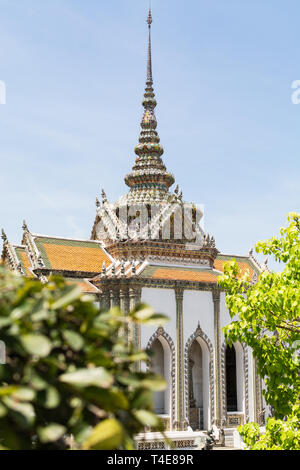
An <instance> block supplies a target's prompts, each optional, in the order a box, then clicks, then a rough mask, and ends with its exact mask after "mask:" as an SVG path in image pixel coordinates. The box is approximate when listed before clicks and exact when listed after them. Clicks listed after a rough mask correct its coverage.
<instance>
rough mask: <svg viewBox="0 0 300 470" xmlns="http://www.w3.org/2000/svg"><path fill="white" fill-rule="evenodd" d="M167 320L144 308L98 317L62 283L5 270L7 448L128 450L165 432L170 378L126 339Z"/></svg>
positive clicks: (1, 312)
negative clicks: (143, 437) (163, 406)
mask: <svg viewBox="0 0 300 470" xmlns="http://www.w3.org/2000/svg"><path fill="white" fill-rule="evenodd" d="M166 320H167V318H166V317H165V316H163V315H159V314H155V313H154V312H153V310H152V309H151V308H150V307H148V306H146V305H143V304H141V305H139V306H138V307H136V309H135V310H134V311H132V312H131V313H130V314H129V315H128V316H126V317H125V316H124V315H123V314H121V312H120V310H119V309H117V308H115V309H113V310H111V311H110V312H102V311H100V312H99V308H98V307H97V304H96V302H95V299H92V301H91V297H90V296H84V295H83V294H82V292H81V290H80V289H79V288H78V287H77V286H74V285H72V286H70V285H67V284H66V283H65V281H64V280H63V279H62V278H58V277H53V278H52V279H50V281H49V282H48V283H47V284H42V283H41V282H39V281H38V280H34V279H27V278H24V277H21V276H18V275H16V274H14V273H12V272H9V271H7V270H5V269H4V268H0V339H1V340H2V341H4V343H5V345H6V353H7V363H6V364H4V365H0V446H1V448H2V449H31V448H34V449H67V448H75V449H79V448H82V449H128V450H129V449H134V436H135V435H136V434H138V433H139V432H142V431H143V430H144V428H145V426H151V428H152V429H153V430H162V429H163V426H162V422H161V420H160V419H159V418H158V417H157V416H156V415H155V414H154V413H153V404H152V401H153V392H155V391H161V390H164V389H165V386H166V384H165V381H164V380H163V379H162V378H161V377H159V376H156V375H155V374H153V373H151V372H141V371H140V368H139V363H140V361H142V362H145V361H148V360H149V353H148V352H146V351H140V350H137V349H136V348H135V347H134V345H133V344H128V341H127V339H126V338H127V337H128V334H127V333H128V331H132V330H133V327H134V326H135V325H136V324H153V323H156V324H162V323H164V322H165V321H166Z"/></svg>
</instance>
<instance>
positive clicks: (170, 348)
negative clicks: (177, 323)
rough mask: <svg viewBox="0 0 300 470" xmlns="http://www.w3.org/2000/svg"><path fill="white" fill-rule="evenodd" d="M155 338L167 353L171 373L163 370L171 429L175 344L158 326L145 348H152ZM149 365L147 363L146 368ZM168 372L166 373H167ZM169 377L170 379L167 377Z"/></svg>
mask: <svg viewBox="0 0 300 470" xmlns="http://www.w3.org/2000/svg"><path fill="white" fill-rule="evenodd" d="M156 340H159V341H160V343H161V344H162V347H163V348H164V352H165V353H166V349H167V353H168V354H169V364H170V371H171V374H170V375H169V373H168V372H167V371H165V378H166V379H167V382H168V393H169V398H170V404H169V414H170V429H172V427H173V424H174V420H175V345H174V342H173V340H172V338H171V336H170V335H169V334H168V333H167V332H166V331H165V330H164V328H163V327H159V328H158V329H157V330H156V331H155V333H153V335H152V336H151V338H150V339H149V341H148V343H147V347H146V349H152V347H153V344H154V343H155V341H156ZM149 368H150V365H148V370H149ZM167 373H168V375H167ZM169 377H171V379H170V380H168V378H169Z"/></svg>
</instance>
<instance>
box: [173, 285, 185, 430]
mask: <svg viewBox="0 0 300 470" xmlns="http://www.w3.org/2000/svg"><path fill="white" fill-rule="evenodd" d="M183 292H184V290H183V289H182V288H176V289H175V296H176V330H177V335H176V337H177V348H176V349H177V357H176V362H177V364H176V371H177V372H176V374H177V388H176V415H177V416H176V425H177V426H176V427H177V430H179V431H184V429H185V427H186V425H185V419H184V345H183Z"/></svg>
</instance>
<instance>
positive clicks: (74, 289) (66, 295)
mask: <svg viewBox="0 0 300 470" xmlns="http://www.w3.org/2000/svg"><path fill="white" fill-rule="evenodd" d="M81 295H82V290H81V289H80V287H79V286H77V285H72V286H67V287H66V288H65V289H64V290H63V291H62V296H61V297H60V298H59V299H58V300H56V302H54V303H53V305H52V308H53V310H57V309H59V308H62V307H65V306H66V305H69V304H70V303H72V302H74V300H77V299H78V298H79V297H80V296H81Z"/></svg>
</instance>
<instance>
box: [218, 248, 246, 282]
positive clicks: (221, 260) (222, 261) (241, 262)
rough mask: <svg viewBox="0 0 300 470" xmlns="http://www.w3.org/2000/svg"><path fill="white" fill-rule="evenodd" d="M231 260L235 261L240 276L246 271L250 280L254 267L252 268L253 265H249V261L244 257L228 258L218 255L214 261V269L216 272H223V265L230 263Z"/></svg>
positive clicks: (227, 256)
mask: <svg viewBox="0 0 300 470" xmlns="http://www.w3.org/2000/svg"><path fill="white" fill-rule="evenodd" d="M233 259H235V261H236V262H237V264H238V267H239V269H240V270H241V275H243V274H244V273H245V272H246V271H247V270H248V271H249V273H250V279H252V276H253V274H254V267H253V264H252V263H251V261H250V259H249V258H248V257H246V256H245V257H244V256H234V255H232V256H229V255H222V254H220V255H218V256H217V258H216V260H215V264H214V267H215V269H217V270H218V271H222V272H223V270H224V264H225V263H228V262H229V261H232V260H233Z"/></svg>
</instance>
